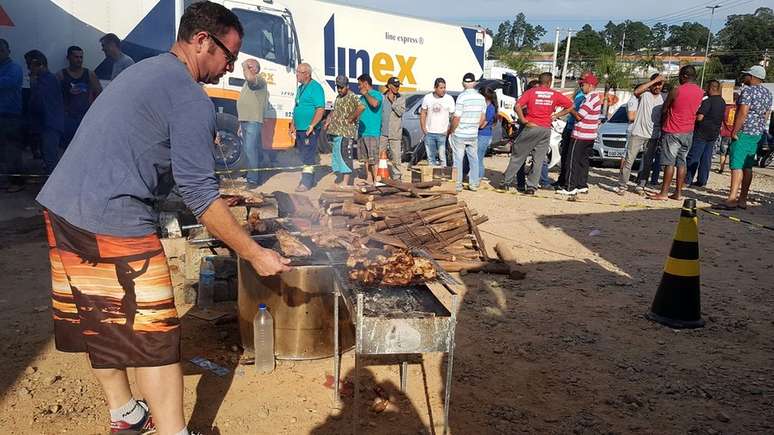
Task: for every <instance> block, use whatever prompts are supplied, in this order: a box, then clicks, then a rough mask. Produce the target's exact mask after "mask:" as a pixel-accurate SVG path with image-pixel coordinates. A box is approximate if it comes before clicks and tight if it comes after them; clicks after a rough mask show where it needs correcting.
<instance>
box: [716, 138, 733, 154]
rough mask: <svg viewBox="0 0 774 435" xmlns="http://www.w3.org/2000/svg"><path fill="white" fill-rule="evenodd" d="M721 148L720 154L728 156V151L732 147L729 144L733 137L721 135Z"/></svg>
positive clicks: (719, 141) (719, 140) (719, 139)
mask: <svg viewBox="0 0 774 435" xmlns="http://www.w3.org/2000/svg"><path fill="white" fill-rule="evenodd" d="M718 143H719V148H720V155H721V156H727V155H728V151H729V149H730V148H731V147H730V146H729V145H731V138H730V137H723V136H721V137H720V138H718Z"/></svg>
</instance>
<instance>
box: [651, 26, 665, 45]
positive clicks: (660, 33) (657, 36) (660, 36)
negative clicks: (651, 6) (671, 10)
mask: <svg viewBox="0 0 774 435" xmlns="http://www.w3.org/2000/svg"><path fill="white" fill-rule="evenodd" d="M667 36H669V26H667V25H666V24H664V23H656V24H654V25H653V27H651V28H650V47H651V48H661V47H664V46H665V45H667Z"/></svg>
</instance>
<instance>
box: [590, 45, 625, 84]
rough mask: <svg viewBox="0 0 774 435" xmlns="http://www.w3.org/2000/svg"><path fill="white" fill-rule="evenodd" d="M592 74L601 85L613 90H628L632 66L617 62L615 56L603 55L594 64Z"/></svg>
mask: <svg viewBox="0 0 774 435" xmlns="http://www.w3.org/2000/svg"><path fill="white" fill-rule="evenodd" d="M593 71H594V73H596V75H597V77H599V78H600V81H601V83H602V84H604V83H607V84H608V85H610V87H611V88H614V89H628V88H629V87H630V86H631V85H632V66H631V65H629V64H626V63H622V62H619V61H618V59H617V57H616V56H615V54H613V53H609V52H608V53H604V54H603V55H602V56H600V57H599V59H598V60H597V61H596V62H595V63H594V69H593Z"/></svg>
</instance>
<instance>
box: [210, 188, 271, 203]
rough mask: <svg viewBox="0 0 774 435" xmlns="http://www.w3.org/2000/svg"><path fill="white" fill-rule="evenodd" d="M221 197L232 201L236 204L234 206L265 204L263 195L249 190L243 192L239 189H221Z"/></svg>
mask: <svg viewBox="0 0 774 435" xmlns="http://www.w3.org/2000/svg"><path fill="white" fill-rule="evenodd" d="M220 196H221V198H223V199H225V200H227V201H229V200H230V201H232V202H234V203H235V204H234V205H243V204H251V205H254V204H262V203H263V202H265V200H264V199H263V195H262V194H260V193H258V192H252V191H249V190H243V189H238V188H234V187H221V188H220Z"/></svg>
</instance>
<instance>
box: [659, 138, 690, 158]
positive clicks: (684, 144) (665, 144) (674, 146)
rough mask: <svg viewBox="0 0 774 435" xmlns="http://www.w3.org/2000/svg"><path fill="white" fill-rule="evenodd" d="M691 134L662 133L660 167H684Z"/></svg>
mask: <svg viewBox="0 0 774 435" xmlns="http://www.w3.org/2000/svg"><path fill="white" fill-rule="evenodd" d="M692 143H693V133H678V134H673V133H664V135H663V136H661V166H686V161H685V158H686V157H687V156H688V151H689V150H690V149H691V144H692Z"/></svg>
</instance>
